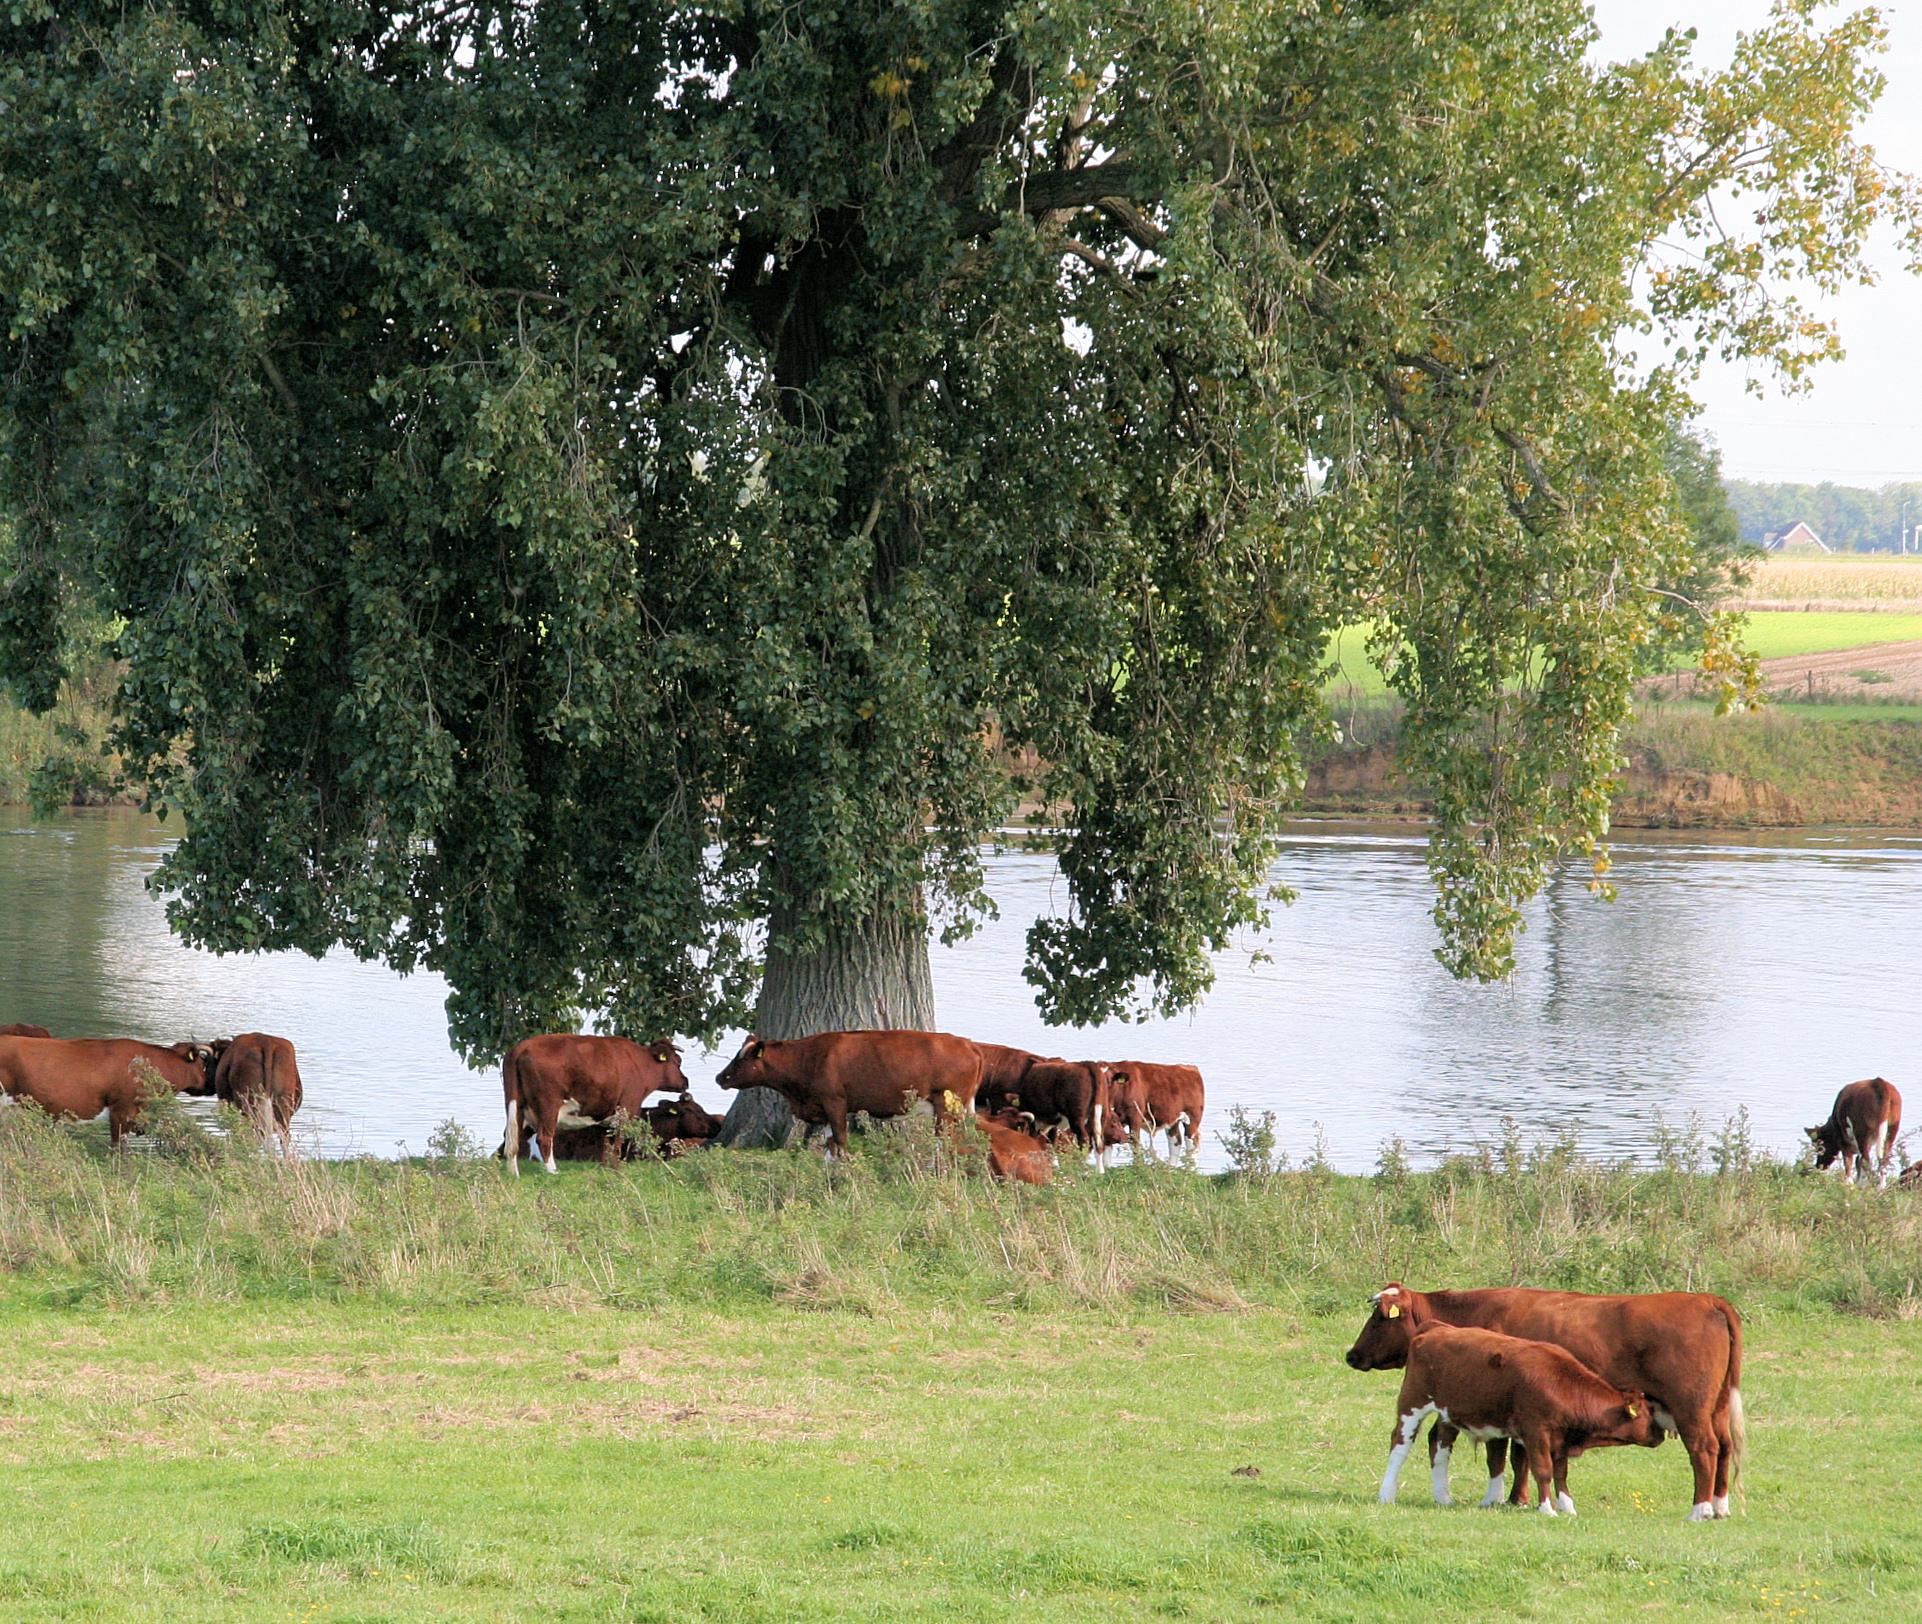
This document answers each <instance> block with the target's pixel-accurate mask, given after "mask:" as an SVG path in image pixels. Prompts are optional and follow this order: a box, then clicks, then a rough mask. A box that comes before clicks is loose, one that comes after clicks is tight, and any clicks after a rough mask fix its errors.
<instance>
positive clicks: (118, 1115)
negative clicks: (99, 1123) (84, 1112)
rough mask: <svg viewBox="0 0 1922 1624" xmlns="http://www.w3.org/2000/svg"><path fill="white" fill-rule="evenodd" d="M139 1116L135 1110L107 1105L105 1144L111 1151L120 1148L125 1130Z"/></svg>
mask: <svg viewBox="0 0 1922 1624" xmlns="http://www.w3.org/2000/svg"><path fill="white" fill-rule="evenodd" d="M139 1115H140V1112H139V1111H138V1109H137V1108H135V1107H133V1106H128V1105H109V1106H108V1107H107V1144H108V1146H109V1147H110V1148H111V1149H113V1150H118V1149H119V1148H120V1141H121V1140H122V1139H123V1138H124V1137H126V1134H127V1130H128V1129H130V1128H131V1127H132V1126H133V1125H134V1120H135V1119H136V1118H137V1117H138V1116H139Z"/></svg>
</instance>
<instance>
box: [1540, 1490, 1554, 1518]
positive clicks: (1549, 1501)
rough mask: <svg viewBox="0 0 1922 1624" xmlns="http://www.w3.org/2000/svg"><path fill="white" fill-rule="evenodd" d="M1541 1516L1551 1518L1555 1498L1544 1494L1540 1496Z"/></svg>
mask: <svg viewBox="0 0 1922 1624" xmlns="http://www.w3.org/2000/svg"><path fill="white" fill-rule="evenodd" d="M1542 1515H1543V1516H1544V1517H1552V1516H1554V1515H1555V1496H1554V1495H1552V1494H1545V1495H1543V1496H1542Z"/></svg>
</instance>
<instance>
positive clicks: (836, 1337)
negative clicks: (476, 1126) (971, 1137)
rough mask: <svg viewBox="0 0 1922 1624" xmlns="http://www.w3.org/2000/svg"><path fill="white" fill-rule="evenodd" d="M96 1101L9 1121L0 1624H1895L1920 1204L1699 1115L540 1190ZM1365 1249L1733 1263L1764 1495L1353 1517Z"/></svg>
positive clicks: (1648, 1454) (1603, 1498) (1617, 1273)
mask: <svg viewBox="0 0 1922 1624" xmlns="http://www.w3.org/2000/svg"><path fill="white" fill-rule="evenodd" d="M96 1137H97V1136H96V1135H94V1134H92V1133H91V1132H82V1133H73V1132H68V1131H64V1130H58V1129H55V1128H52V1127H50V1126H49V1125H47V1124H45V1123H44V1122H40V1121H37V1120H35V1119H33V1118H32V1117H31V1116H29V1115H28V1114H27V1113H13V1112H8V1113H0V1263H4V1264H5V1266H6V1271H5V1273H4V1274H0V1336H3V1337H4V1339H5V1345H6V1347H7V1349H8V1354H9V1358H8V1378H7V1380H6V1381H5V1382H4V1383H0V1456H4V1458H5V1461H6V1471H7V1484H8V1490H9V1505H10V1508H11V1510H12V1515H11V1516H9V1517H8V1518H6V1519H3V1520H0V1618H19V1619H29V1618H30V1619H35V1620H40V1619H72V1620H82V1619H85V1620H98V1619H130V1620H155V1621H159V1620H175V1619H185V1620H194V1619H222V1620H227V1619H270V1618H271V1619H285V1618H294V1619H328V1620H343V1619H383V1620H415V1619H503V1620H515V1619H527V1620H534V1619H546V1618H557V1619H565V1620H572V1619H579V1620H603V1619H605V1620H615V1619H619V1620H649V1619H658V1620H676V1621H679V1620H701V1619H713V1620H717V1621H719V1620H727V1621H730V1624H732V1621H748V1624H753V1621H757V1620H766V1621H776V1620H780V1621H786V1620H808V1619H844V1618H845V1619H863V1620H872V1619H888V1620H894V1619H905V1620H918V1619H929V1620H932V1619H937V1618H939V1619H948V1618H961V1619H979V1620H1004V1619H1005V1620H1026V1619H1035V1618H1044V1619H1068V1620H1079V1619H1087V1620H1096V1619H1114V1618H1124V1619H1133V1618H1140V1619H1156V1618H1195V1619H1244V1618H1245V1619H1256V1618H1270V1617H1292V1618H1305V1619H1326V1620H1338V1619H1352V1618H1359V1617H1367V1618H1377V1619H1387V1620H1401V1619H1408V1620H1414V1619H1424V1620H1425V1619H1429V1618H1432V1617H1434V1616H1437V1615H1438V1614H1439V1615H1440V1616H1456V1615H1457V1614H1459V1613H1462V1612H1463V1611H1465V1610H1466V1609H1467V1608H1470V1607H1472V1608H1474V1609H1476V1610H1478V1611H1494V1612H1497V1613H1499V1614H1501V1615H1503V1616H1511V1617H1516V1618H1522V1619H1543V1620H1549V1619H1554V1620H1574V1621H1582V1620H1590V1619H1612V1618H1616V1617H1618V1616H1619V1615H1621V1614H1622V1613H1624V1612H1625V1611H1643V1610H1659V1616H1662V1617H1664V1618H1678V1619H1712V1618H1728V1617H1732V1616H1733V1617H1747V1616H1751V1615H1752V1616H1757V1617H1768V1616H1776V1617H1787V1616H1790V1614H1791V1611H1792V1610H1799V1611H1800V1612H1801V1614H1803V1615H1805V1616H1810V1617H1819V1616H1828V1617H1834V1618H1836V1619H1848V1618H1856V1617H1862V1616H1867V1615H1870V1614H1871V1613H1872V1614H1873V1615H1874V1616H1877V1617H1901V1616H1907V1615H1908V1614H1910V1613H1913V1612H1915V1611H1917V1610H1918V1609H1922V1553H1918V1552H1917V1550H1916V1547H1915V1544H1914V1541H1913V1538H1912V1527H1911V1525H1912V1520H1913V1519H1912V1511H1911V1509H1910V1507H1909V1505H1908V1503H1907V1500H1906V1499H1905V1497H1904V1496H1903V1495H1902V1494H1901V1493H1900V1492H1899V1485H1900V1484H1901V1483H1903V1482H1906V1481H1907V1475H1908V1469H1909V1464H1910V1462H1911V1461H1912V1460H1913V1458H1914V1454H1915V1450H1916V1446H1917V1444H1918V1442H1919V1441H1922V1440H1919V1439H1918V1437H1917V1433H1918V1430H1922V1394H1918V1390H1917V1389H1918V1382H1919V1381H1922V1376H1918V1371H1922V1363H1918V1358H1917V1356H1918V1354H1922V1295H1918V1293H1919V1290H1922V1281H1919V1280H1918V1276H1922V1261H1919V1260H1922V1203H1918V1202H1917V1201H1916V1200H1915V1199H1914V1198H1912V1197H1911V1196H1910V1195H1909V1193H1908V1192H1904V1191H1890V1192H1883V1193H1877V1192H1869V1191H1847V1190H1843V1189H1841V1188H1840V1187H1838V1186H1837V1185H1835V1184H1834V1183H1833V1182H1831V1181H1824V1180H1815V1179H1808V1178H1801V1177H1798V1176H1796V1175H1795V1174H1794V1173H1793V1172H1791V1171H1790V1170H1788V1169H1785V1168H1780V1167H1766V1166H1765V1167H1762V1168H1759V1169H1756V1170H1754V1171H1735V1170H1733V1169H1734V1168H1737V1167H1740V1166H1741V1165H1742V1164H1743V1163H1744V1161H1745V1157H1746V1153H1745V1150H1744V1148H1743V1138H1742V1131H1741V1128H1740V1126H1739V1124H1737V1125H1732V1126H1731V1128H1730V1129H1729V1130H1727V1131H1726V1132H1725V1133H1724V1135H1723V1136H1722V1139H1721V1140H1720V1142H1719V1154H1720V1155H1721V1156H1722V1157H1723V1159H1724V1160H1725V1161H1726V1162H1727V1163H1728V1164H1730V1166H1731V1171H1729V1172H1728V1173H1726V1174H1720V1175H1718V1174H1716V1173H1714V1172H1710V1171H1707V1170H1706V1169H1707V1167H1708V1166H1709V1165H1711V1164H1712V1162H1713V1159H1714V1157H1713V1154H1711V1153H1710V1152H1709V1151H1708V1149H1707V1148H1706V1147H1705V1145H1704V1143H1703V1141H1702V1139H1701V1136H1700V1135H1699V1134H1694V1133H1691V1132H1687V1131H1684V1132H1680V1133H1676V1134H1672V1135H1670V1136H1669V1137H1668V1138H1667V1140H1666V1141H1665V1148H1664V1160H1665V1165H1664V1167H1663V1168H1662V1169H1661V1170H1657V1171H1650V1172H1634V1171H1630V1170H1626V1169H1622V1168H1615V1167H1604V1166H1597V1165H1592V1164H1586V1163H1583V1162H1581V1161H1579V1160H1577V1159H1575V1158H1574V1157H1573V1156H1572V1155H1571V1153H1570V1152H1569V1151H1568V1150H1567V1149H1566V1148H1565V1147H1554V1146H1551V1147H1548V1148H1546V1149H1542V1150H1538V1151H1535V1152H1532V1153H1530V1152H1525V1151H1524V1150H1523V1148H1522V1147H1521V1146H1519V1145H1518V1144H1515V1143H1512V1142H1511V1143H1506V1144H1504V1145H1501V1146H1498V1147H1494V1148H1492V1149H1491V1150H1489V1151H1486V1152H1483V1153H1482V1154H1480V1155H1479V1156H1477V1157H1473V1158H1467V1159H1463V1160H1461V1161H1458V1162H1456V1163H1453V1164H1451V1165H1450V1166H1449V1167H1447V1168H1446V1169H1444V1170H1442V1171H1440V1172H1437V1173H1433V1174H1422V1175H1410V1174H1406V1173H1403V1172H1401V1171H1400V1170H1399V1166H1398V1164H1397V1163H1396V1162H1395V1160H1394V1159H1393V1158H1392V1157H1390V1158H1388V1159H1387V1160H1386V1161H1385V1166H1386V1167H1387V1169H1388V1171H1387V1172H1386V1173H1385V1175H1384V1176H1382V1177H1379V1178H1373V1179H1367V1178H1344V1177H1337V1176H1335V1175H1333V1174H1330V1173H1327V1172H1324V1171H1317V1170H1310V1171H1306V1172H1293V1173H1285V1174H1281V1175H1278V1176H1273V1177H1251V1178H1239V1179H1237V1178H1226V1179H1203V1178H1200V1177H1197V1176H1194V1175H1191V1174H1185V1173H1181V1172H1177V1171H1172V1170H1153V1169H1140V1170H1137V1169H1128V1170H1124V1171H1122V1172H1119V1173H1115V1174H1111V1175H1109V1176H1108V1177H1106V1178H1101V1177H1098V1176H1094V1175H1077V1174H1072V1173H1071V1174H1069V1175H1068V1176H1065V1177H1064V1178H1063V1180H1062V1181H1061V1182H1060V1183H1059V1184H1057V1185H1056V1186H1055V1187H1054V1188H1052V1189H1048V1190H1042V1191H1033V1190H1015V1191H1010V1190H1004V1189H1001V1188H999V1187H996V1186H992V1185H989V1184H987V1183H985V1182H984V1181H982V1180H981V1179H980V1178H978V1177H977V1176H975V1174H974V1172H973V1171H972V1170H970V1169H968V1168H956V1167H952V1166H944V1167H941V1168H938V1169H931V1168H930V1166H929V1164H928V1161H927V1158H928V1156H929V1154H930V1146H929V1145H928V1143H927V1142H926V1140H925V1139H921V1140H916V1139H913V1138H909V1137H904V1136H893V1135H888V1136H877V1137H876V1138H874V1139H872V1140H870V1141H868V1142H866V1143H864V1144H860V1145H858V1146H857V1150H856V1153H855V1156H854V1158H853V1160H852V1162H851V1163H850V1164H848V1165H847V1166H845V1167H843V1168H842V1169H840V1170H839V1171H837V1172H834V1173H829V1172H828V1171H827V1170H825V1169H823V1168H822V1167H821V1166H820V1165H819V1163H817V1162H815V1161H813V1160H812V1159H810V1158H808V1157H807V1156H805V1155H804V1154H799V1153H797V1154H793V1155H773V1154H758V1155H756V1154H730V1153H725V1152H716V1153H710V1154H708V1155H704V1156H699V1157H694V1158H689V1159H687V1160H686V1161H683V1162H681V1163H677V1164H672V1165H667V1166H659V1165H654V1166H635V1167H630V1168H625V1169H622V1170H619V1171H614V1172H608V1171H602V1170H599V1169H589V1168H581V1169H568V1170H566V1171H565V1172H564V1173H563V1175H562V1176H561V1177H559V1178H553V1179H549V1178H545V1177H525V1178H522V1179H521V1180H519V1181H518V1182H516V1181H512V1180H509V1179H507V1178H505V1177H504V1176H502V1174H501V1172H500V1170H499V1169H498V1168H497V1167H495V1166H492V1165H478V1166H477V1165H473V1164H465V1163H455V1164H447V1165H441V1166H430V1165H427V1164H419V1163H416V1164H411V1165H409V1164H401V1165H395V1164H378V1163H371V1162H368V1163H345V1164H321V1163H307V1164H302V1165H301V1166H299V1167H297V1168H292V1169H287V1168H281V1167H278V1166H275V1165H272V1164H270V1163H265V1162H261V1161H258V1160H255V1159H252V1158H250V1157H246V1156H243V1155H230V1154H212V1155H206V1154H199V1155H196V1154H195V1153H192V1152H191V1147H188V1148H186V1149H183V1150H182V1151H180V1152H177V1154H179V1155H183V1156H188V1157H189V1158H190V1159H187V1160H175V1159H171V1158H170V1157H164V1156H160V1155H130V1156H128V1157H126V1158H124V1159H123V1160H120V1161H117V1162H116V1161H114V1160H113V1159H111V1158H109V1157H107V1156H106V1155H104V1154H103V1153H102V1152H100V1151H99V1149H98V1148H97V1146H96V1144H95V1142H94V1141H95V1139H96ZM1392 1276H1400V1277H1403V1278H1406V1279H1408V1280H1409V1281H1410V1282H1411V1283H1417V1284H1419V1283H1422V1282H1425V1281H1447V1282H1450V1283H1465V1282H1468V1281H1478V1282H1483V1283H1502V1282H1507V1281H1511V1280H1520V1281H1529V1282H1534V1283H1541V1284H1562V1285H1571V1286H1587V1287H1591V1288H1597V1289H1648V1288H1651V1287H1654V1286H1657V1285H1661V1286H1678V1287H1679V1286H1689V1287H1699V1288H1707V1289H1717V1290H1722V1291H1726V1292H1728V1293H1730V1294H1731V1295H1733V1296H1734V1297H1735V1299H1736V1300H1737V1301H1738V1302H1739V1303H1740V1305H1741V1306H1742V1308H1743V1309H1744V1311H1745V1313H1746V1314H1747V1316H1748V1325H1749V1332H1748V1369H1747V1374H1746V1376H1745V1379H1744V1383H1743V1385H1744V1391H1745V1396H1746V1398H1747V1401H1748V1411H1749V1416H1750V1422H1751V1456H1750V1466H1749V1473H1748V1514H1747V1515H1746V1516H1745V1517H1739V1518H1737V1519H1735V1520H1734V1521H1732V1522H1729V1523H1726V1524H1721V1525H1712V1526H1711V1525H1688V1524H1685V1523H1684V1522H1683V1521H1682V1515H1683V1513H1684V1512H1685V1510H1686V1508H1687V1504H1688V1501H1689V1498H1690V1492H1689V1477H1688V1470H1687V1466H1686V1462H1685V1460H1684V1457H1683V1456H1682V1454H1681V1452H1680V1450H1679V1449H1678V1448H1677V1447H1676V1446H1675V1445H1673V1444H1670V1445H1668V1446H1666V1447H1664V1448H1663V1449H1661V1450H1659V1451H1641V1450H1614V1451H1604V1452H1598V1453H1597V1454H1595V1455H1591V1456H1588V1457H1585V1458H1584V1459H1583V1460H1581V1461H1579V1462H1578V1463H1577V1464H1576V1468H1575V1472H1574V1474H1573V1480H1572V1487H1573V1489H1574V1492H1575V1495H1576V1497H1577V1499H1578V1501H1579V1502H1580V1503H1581V1507H1582V1515H1581V1517H1580V1518H1579V1519H1578V1520H1576V1521H1574V1522H1569V1521H1567V1520H1560V1519H1558V1520H1555V1521H1551V1520H1549V1519H1547V1518H1542V1517H1539V1516H1536V1515H1532V1514H1515V1513H1506V1512H1480V1511H1476V1510H1474V1509H1471V1508H1467V1507H1461V1508H1456V1509H1449V1510H1437V1509H1434V1508H1431V1507H1430V1506H1429V1505H1428V1504H1427V1493H1426V1477H1425V1474H1424V1473H1422V1472H1419V1471H1411V1472H1410V1473H1409V1474H1407V1479H1406V1480H1405V1482H1404V1488H1403V1494H1402V1499H1401V1503H1400V1504H1398V1505H1396V1506H1394V1507H1380V1506H1377V1505H1376V1504H1374V1492H1375V1488H1376V1485H1377V1483H1378V1481H1379V1477H1380V1472H1381V1467H1382V1464H1383V1460H1384V1456H1385V1453H1386V1441H1387V1432H1388V1428H1389V1425H1390V1422H1391V1419H1392V1415H1391V1412H1392V1408H1393V1403H1394V1378H1393V1377H1392V1376H1388V1375H1372V1376H1370V1375H1359V1374H1356V1373H1354V1372H1351V1371H1349V1370H1347V1369H1346V1368H1345V1367H1344V1366H1343V1365H1342V1363H1341V1360H1340V1355H1341V1353H1342V1351H1343V1350H1344V1349H1345V1348H1346V1347H1347V1345H1348V1343H1349V1341H1350V1340H1352V1338H1353V1335H1354V1333H1355V1331H1356V1330H1357V1328H1358V1327H1359V1323H1360V1321H1361V1318H1362V1313H1363V1311H1362V1309H1361V1306H1360V1304H1361V1299H1362V1297H1363V1295H1364V1294H1365V1293H1366V1292H1368V1291H1371V1290H1374V1289H1376V1288H1377V1287H1379V1285H1381V1284H1382V1283H1383V1282H1384V1281H1385V1280H1386V1279H1387V1278H1390V1277H1392ZM1250 1466H1252V1467H1254V1468H1256V1469H1257V1471H1258V1473H1259V1475H1258V1476H1249V1475H1236V1474H1237V1472H1238V1471H1239V1470H1240V1469H1241V1468H1244V1467H1250ZM1457 1468H1458V1473H1457V1481H1458V1484H1459V1486H1460V1488H1461V1489H1462V1490H1463V1491H1467V1490H1469V1489H1470V1488H1475V1489H1478V1488H1479V1487H1480V1483H1479V1481H1478V1479H1479V1472H1478V1470H1477V1469H1476V1463H1475V1462H1474V1461H1473V1460H1472V1459H1470V1458H1469V1452H1467V1451H1464V1452H1463V1454H1462V1456H1461V1458H1459V1459H1458V1461H1457Z"/></svg>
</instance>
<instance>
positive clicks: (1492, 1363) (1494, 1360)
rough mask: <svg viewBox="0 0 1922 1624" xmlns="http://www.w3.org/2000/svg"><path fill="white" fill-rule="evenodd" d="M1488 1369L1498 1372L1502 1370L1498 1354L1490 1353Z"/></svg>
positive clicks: (1500, 1357)
mask: <svg viewBox="0 0 1922 1624" xmlns="http://www.w3.org/2000/svg"><path fill="white" fill-rule="evenodd" d="M1488 1368H1489V1369H1490V1370H1500V1369H1501V1368H1502V1356H1501V1355H1500V1354H1499V1353H1491V1354H1490V1355H1489V1356H1488Z"/></svg>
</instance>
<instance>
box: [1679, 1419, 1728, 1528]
mask: <svg viewBox="0 0 1922 1624" xmlns="http://www.w3.org/2000/svg"><path fill="white" fill-rule="evenodd" d="M1681 1432H1682V1447H1683V1448H1684V1449H1686V1450H1687V1451H1688V1460H1689V1464H1690V1465H1691V1466H1693V1467H1694V1468H1695V1504H1694V1506H1693V1507H1691V1508H1690V1510H1689V1514H1688V1520H1689V1521H1690V1522H1707V1521H1708V1520H1709V1519H1710V1518H1711V1517H1713V1516H1714V1515H1715V1470H1716V1467H1717V1465H1718V1464H1719V1462H1720V1458H1721V1448H1720V1446H1719V1445H1718V1444H1717V1443H1716V1440H1715V1428H1714V1426H1713V1425H1711V1424H1709V1423H1706V1422H1703V1421H1702V1420H1700V1419H1699V1418H1698V1419H1695V1420H1693V1421H1692V1422H1691V1424H1690V1425H1688V1426H1687V1427H1684V1428H1682V1429H1681Z"/></svg>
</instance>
